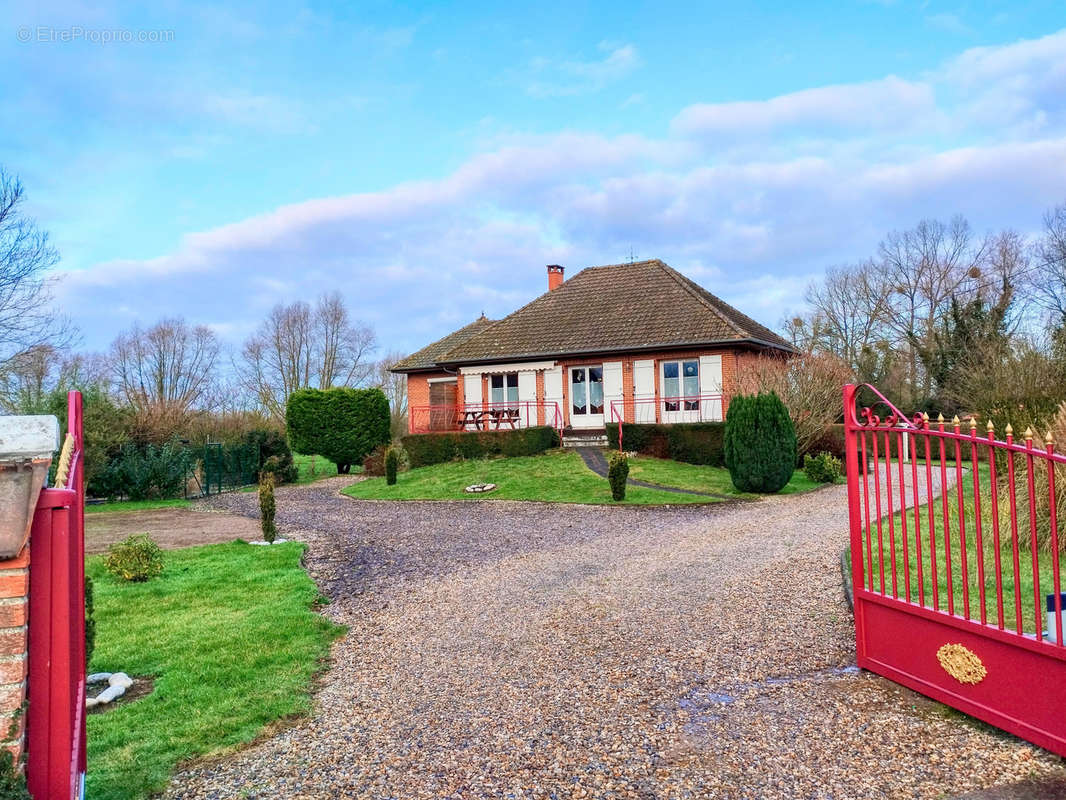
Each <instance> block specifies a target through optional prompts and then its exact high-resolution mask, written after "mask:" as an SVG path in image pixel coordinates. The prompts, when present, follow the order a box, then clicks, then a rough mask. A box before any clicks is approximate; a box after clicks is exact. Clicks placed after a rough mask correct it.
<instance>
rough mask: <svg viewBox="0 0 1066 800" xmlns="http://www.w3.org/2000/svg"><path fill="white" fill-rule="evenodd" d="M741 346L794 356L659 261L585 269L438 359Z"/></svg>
mask: <svg viewBox="0 0 1066 800" xmlns="http://www.w3.org/2000/svg"><path fill="white" fill-rule="evenodd" d="M733 341H735V342H741V341H749V342H750V341H754V342H756V343H761V344H764V345H766V346H769V347H774V348H779V349H782V350H789V351H791V350H792V349H793V348H792V346H791V345H789V344H788V342H786V341H785V340H784V339H782V338H781V337H780V336H778V335H777V334H776V333H774V332H773V331H771V330H770V329H768V328H766V327H764V326H762V325H760V324H759V323H757V322H755V320H753V319H751V318H750V317H748V316H746V315H745V314H742V313H741V312H740V311H738V310H737V309H735V308H733V307H732V306H731V305H729V304H728V303H726V302H725V301H723V300H721V299H719V298H718V297H715V296H714V295H713V294H711V293H710V292H708V291H707V290H706V289H704V288H703V287H702V286H700V285H698V284H697V283H695V282H693V281H691V280H689V279H688V278H686V277H685V276H684V275H681V274H680V273H678V272H677V271H676V270H674V269H672V268H671V267H669V266H668V265H666V264H664V263H663V262H662V261H659V260H658V259H655V260H651V261H638V262H635V263H632V264H613V265H609V266H605V267H589V268H588V269H584V270H582V271H581V272H579V273H578V274H577V275H575V276H574V277H572V278H571V279H570V280H568V281H565V282H564V283H563V284H562V285H561V286H560V287H559V288H558V289H556V290H555V291H553V292H548V293H546V294H543V295H541V296H540V297H538V298H537V299H536V300H534V301H532V302H531V303H529V304H527V305H526V306H523V307H522V308H520V309H518V310H517V311H515V312H514V313H513V314H511V315H510V316H508V317H505V318H504V319H502V320H500V321H499V322H496V323H494V324H492V325H489V326H487V327H485V328H483V329H482V330H480V331H479V332H477V333H476V334H475V335H473V336H469V337H466V338H464V340H463V341H462V342H461V343H456V344H454V345H453V346H452V347H451V349H450V350H448V351H446V352H440V353H439V354H438V359H439V361H440V362H442V363H450V364H460V363H464V362H477V361H485V360H489V359H492V360H499V359H522V358H532V357H540V356H549V355H552V356H556V355H567V354H576V353H591V352H601V351H603V352H608V351H617V350H640V349H648V348H657V347H672V346H683V345H707V344H725V343H728V342H733ZM434 346H435V345H431V347H434ZM427 349H428V348H427ZM423 352H424V351H423Z"/></svg>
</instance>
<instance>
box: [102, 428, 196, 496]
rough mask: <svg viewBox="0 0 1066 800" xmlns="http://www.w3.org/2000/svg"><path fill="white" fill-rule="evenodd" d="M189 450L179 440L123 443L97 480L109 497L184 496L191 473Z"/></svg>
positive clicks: (105, 494) (104, 493)
mask: <svg viewBox="0 0 1066 800" xmlns="http://www.w3.org/2000/svg"><path fill="white" fill-rule="evenodd" d="M190 464H191V457H190V454H189V451H188V450H187V449H186V448H185V447H183V446H182V445H181V444H180V443H178V442H167V443H166V444H164V445H162V446H157V445H153V444H147V445H135V444H133V443H127V444H125V445H123V446H122V448H121V450H120V451H119V454H118V456H117V457H116V458H115V459H113V460H112V461H111V462H110V463H109V464H108V465H107V468H106V469H105V470H104V474H103V475H101V476H100V477H99V478H98V479H97V481H96V484H97V489H98V490H99V491H101V493H102V494H103V495H104V496H106V497H128V498H129V499H130V500H157V499H166V498H169V497H180V496H181V495H182V494H184V491H185V480H186V477H187V475H188V472H189V466H190Z"/></svg>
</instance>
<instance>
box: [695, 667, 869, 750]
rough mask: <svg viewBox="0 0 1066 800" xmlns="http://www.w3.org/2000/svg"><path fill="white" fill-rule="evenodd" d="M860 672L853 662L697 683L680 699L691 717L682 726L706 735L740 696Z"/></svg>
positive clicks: (835, 678) (697, 733)
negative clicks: (725, 683) (722, 682)
mask: <svg viewBox="0 0 1066 800" xmlns="http://www.w3.org/2000/svg"><path fill="white" fill-rule="evenodd" d="M859 672H860V670H859V668H858V667H857V666H855V665H854V664H851V665H848V666H846V667H829V668H827V669H820V670H815V671H813V672H805V673H801V674H799V675H779V676H776V677H772V678H765V679H763V680H761V681H750V682H748V683H738V684H733V685H731V686H719V687H716V688H714V689H706V688H704V687H700V686H697V687H695V688H693V689H692V690H690V691H689V692H688V693H687V694H685V695H683V696H682V697H681V698H680V699H679V700H678V701H677V704H678V707H679V708H680V709H681V711H682V712H684V713H686V714H687V717H688V720H687V721H686V722H685V723H684V724H683V726H682V729H683V730H684V732H685V733H687V734H690V735H696V736H701V735H705V734H706V729H705V727H706V726H707V725H709V724H711V723H714V722H719V721H721V720H722V719H723V717H724V711H725V709H726V707H727V706H729V705H732V704H733V703H735V702H736V701H737V699H738V698H751V697H752V696H754V698H755V699H756V700H757V701H758V700H759V699H760V698H759V697H758V695H759V693H760V691H762V690H770V689H778V688H781V687H782V686H788V685H790V684H794V683H800V682H804V681H816V682H822V681H832V680H837V679H839V678H844V677H848V676H851V675H858V674H859Z"/></svg>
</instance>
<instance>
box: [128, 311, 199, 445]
mask: <svg viewBox="0 0 1066 800" xmlns="http://www.w3.org/2000/svg"><path fill="white" fill-rule="evenodd" d="M218 355H219V342H218V337H217V336H216V335H215V333H214V331H212V330H211V329H210V328H208V327H206V326H203V325H198V326H195V327H193V326H190V325H188V324H187V323H186V322H185V320H183V319H180V318H172V319H163V320H161V321H159V322H157V323H156V324H155V325H153V326H152V327H150V328H147V329H142V328H141V327H140V326H139V325H134V326H133V328H131V329H130V330H129V331H127V332H125V333H123V334H120V335H119V336H118V338H116V339H115V341H114V342H113V343H112V345H111V352H110V366H111V372H112V377H113V380H114V383H115V387H116V389H117V390H118V392H119V394H120V395H121V396H122V397H123V398H125V400H126V402H127V403H129V405H130V406H131V407H132V409H133V410H134V412H135V413H136V415H137V418H138V422H139V425H138V428H139V431H138V433H139V434H140V435H141V436H144V437H147V438H152V439H157V440H158V439H166V438H169V437H170V436H172V435H174V434H175V433H177V432H178V431H179V430H180V429H181V427H182V426H183V425H184V424H185V423H186V422H187V421H188V417H189V415H190V413H191V412H193V411H194V410H200V409H203V410H206V409H209V408H210V407H211V406H212V404H213V403H214V401H215V399H216V398H215V392H214V390H215V387H216V383H215V381H216V367H217V364H218Z"/></svg>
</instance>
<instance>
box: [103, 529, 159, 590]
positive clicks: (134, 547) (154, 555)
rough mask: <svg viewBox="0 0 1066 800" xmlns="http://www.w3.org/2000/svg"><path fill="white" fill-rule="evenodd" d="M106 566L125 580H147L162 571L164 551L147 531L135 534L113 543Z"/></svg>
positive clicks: (109, 570) (113, 573)
mask: <svg viewBox="0 0 1066 800" xmlns="http://www.w3.org/2000/svg"><path fill="white" fill-rule="evenodd" d="M104 566H105V567H106V568H107V571H108V572H110V573H111V574H112V575H116V576H118V577H119V578H121V579H122V580H124V581H131V582H138V583H139V582H143V581H147V580H149V579H151V578H154V577H155V576H156V575H159V574H160V573H162V571H163V551H162V550H160V549H159V545H157V544H156V543H155V542H154V541H152V537H150V536H149V535H148V534H147V533H139V534H135V535H133V536H130V537H129V538H128V539H126V541H124V542H120V543H119V544H113V545H111V548H110V550H109V551H108V555H107V560H106V561H105V562H104Z"/></svg>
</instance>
